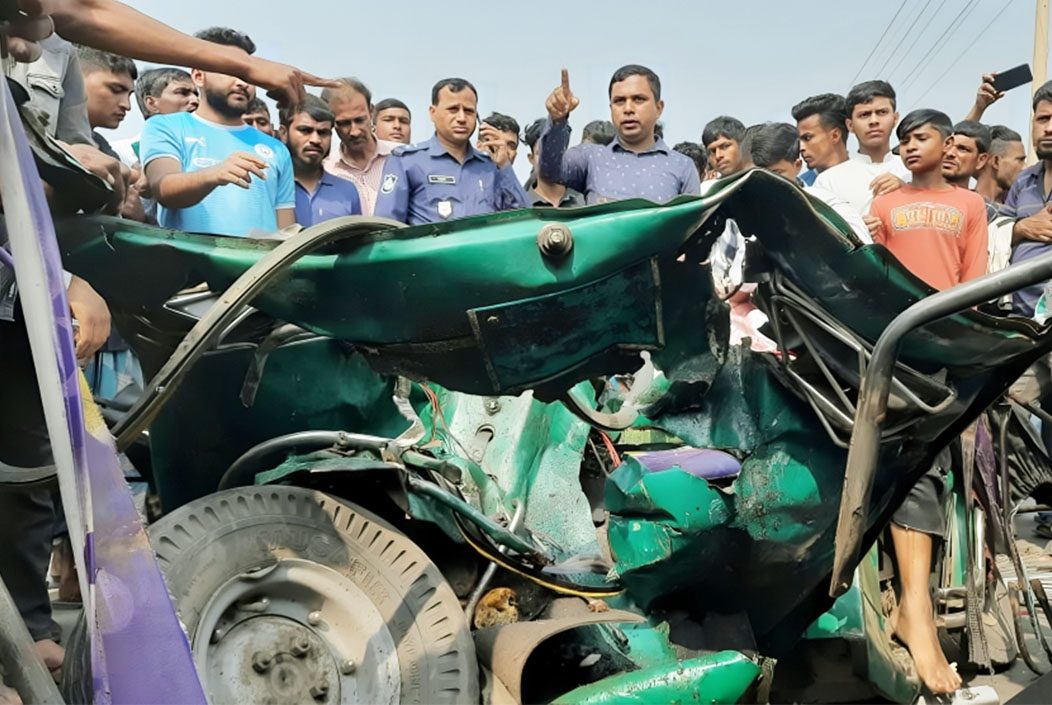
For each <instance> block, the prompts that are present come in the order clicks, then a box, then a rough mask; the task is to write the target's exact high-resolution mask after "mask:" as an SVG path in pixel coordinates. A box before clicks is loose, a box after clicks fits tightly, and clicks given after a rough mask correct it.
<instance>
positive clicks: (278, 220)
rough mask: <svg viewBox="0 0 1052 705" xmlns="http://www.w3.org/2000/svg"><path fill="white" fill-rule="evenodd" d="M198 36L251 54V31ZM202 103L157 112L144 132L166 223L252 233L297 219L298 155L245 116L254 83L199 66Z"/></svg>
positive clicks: (146, 159) (196, 75) (145, 158)
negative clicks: (181, 110) (186, 108)
mask: <svg viewBox="0 0 1052 705" xmlns="http://www.w3.org/2000/svg"><path fill="white" fill-rule="evenodd" d="M196 36H197V37H198V38H199V39H204V40H206V41H210V42H214V43H216V44H223V45H226V46H230V47H235V48H237V49H239V50H241V51H243V52H245V54H248V55H251V54H252V53H254V52H255V49H256V46H255V44H254V43H253V42H252V40H251V39H249V38H248V37H247V36H246V35H244V34H241V33H240V32H237V31H235V30H232V29H227V28H223V27H213V28H211V29H207V30H204V31H203V32H199V33H198V34H197V35H196ZM191 75H192V76H193V79H194V84H195V85H196V86H197V87H198V90H199V91H200V93H201V103H200V105H199V106H198V108H197V110H196V111H194V112H193V113H173V114H171V115H158V116H156V117H153V118H151V119H150V120H147V121H146V126H145V127H144V128H143V133H142V146H141V152H142V163H143V168H144V169H145V170H146V178H147V180H148V181H149V186H150V190H151V192H152V193H153V195H154V197H155V198H156V199H157V202H158V203H159V204H160V208H159V209H158V220H159V221H160V223H161V225H163V226H165V227H169V228H174V229H176V230H184V231H189V232H205V233H217V234H224V235H234V236H248V235H252V234H254V233H257V232H261V233H272V232H274V231H276V230H278V229H280V228H284V227H286V226H288V225H291V224H292V223H294V222H295V217H296V216H295V213H294V208H295V205H296V197H295V187H294V180H293V170H292V160H291V158H290V157H289V152H288V150H287V149H286V148H285V145H283V144H282V143H281V142H280V141H278V140H277V139H275V138H273V137H270V136H269V135H265V134H263V133H262V132H260V131H259V130H257V129H256V128H254V127H249V126H248V125H245V124H244V123H243V122H242V121H241V116H242V114H243V113H244V112H245V110H246V109H247V107H248V104H249V102H250V101H251V100H252V98H253V97H254V95H255V89H254V88H253V87H252V86H250V85H249V84H248V83H246V82H245V81H243V80H241V79H240V78H235V77H233V76H228V75H226V74H220V73H212V72H208V71H202V70H201V69H193V71H192V72H191Z"/></svg>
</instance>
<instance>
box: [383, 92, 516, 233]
mask: <svg viewBox="0 0 1052 705" xmlns="http://www.w3.org/2000/svg"><path fill="white" fill-rule="evenodd" d="M477 104H478V93H477V92H476V91H475V87H474V86H472V85H471V84H470V83H468V82H467V81H465V80H464V79H462V78H445V79H442V80H441V81H439V82H438V83H436V84H435V87H434V88H432V89H431V107H430V109H429V111H428V112H429V113H430V115H431V121H432V122H433V123H434V125H435V135H434V137H432V138H431V139H430V140H428V141H427V142H422V143H420V144H416V145H413V146H410V147H400V148H398V149H396V150H395V151H394V152H392V153H391V156H390V157H389V158H388V159H387V163H386V164H385V165H384V175H383V179H382V181H381V183H380V194H379V196H378V197H377V199H376V210H375V211H374V214H375V215H377V216H379V217H383V218H391V219H393V220H397V221H400V222H403V223H407V224H409V225H419V224H421V223H435V222H441V221H443V220H450V219H452V218H463V217H466V216H469V215H479V214H482V213H493V212H494V211H503V210H512V209H515V208H525V207H526V193H525V192H524V191H523V190H522V186H521V185H520V184H519V182H518V180H517V179H516V178H515V172H513V171H512V169H511V154H510V153H509V151H508V147H507V145H506V144H505V143H504V142H503V140H501V139H500V133H499V132H498V131H497V130H496V129H495V128H493V127H492V126H489V125H484V126H483V127H482V130H480V132H479V135H480V136H481V138H482V141H481V142H480V143H479V146H480V147H481V148H482V150H483V151H480V150H479V149H475V148H474V147H472V146H471V135H472V133H474V132H475V124H476V122H477V121H478V111H477ZM487 128H488V129H487Z"/></svg>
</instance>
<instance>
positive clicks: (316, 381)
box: [150, 338, 406, 511]
mask: <svg viewBox="0 0 1052 705" xmlns="http://www.w3.org/2000/svg"><path fill="white" fill-rule="evenodd" d="M251 359H252V349H250V348H246V347H242V348H236V349H233V350H229V351H221V352H214V353H209V354H207V355H205V356H204V358H202V360H201V361H200V362H199V363H198V364H197V366H196V367H195V368H194V369H193V370H191V371H190V374H189V377H188V379H187V381H186V383H185V384H184V385H182V386H181V387H180V388H179V389H178V390H177V391H176V393H175V396H174V397H173V399H172V400H171V402H170V403H169V404H168V405H167V406H166V407H165V408H164V409H162V410H161V413H160V415H159V416H158V417H157V419H156V421H154V423H153V425H152V427H151V429H150V454H151V458H152V461H153V475H154V478H155V481H156V485H157V490H158V493H159V495H160V498H161V506H162V508H163V509H164V510H165V511H171V510H172V509H175V508H177V507H180V506H182V505H183V504H185V503H187V502H189V501H191V500H193V499H196V498H198V497H203V496H204V495H206V494H209V493H210V492H215V491H216V489H217V486H218V483H219V480H220V478H221V477H222V475H223V472H224V471H225V470H226V468H228V467H229V466H230V465H231V463H233V462H234V461H235V460H236V459H237V458H238V457H239V456H240V455H241V454H242V453H244V452H245V451H247V450H248V449H249V448H251V447H252V446H254V445H256V444H257V443H262V442H263V441H265V440H268V439H271V438H274V437H275V436H280V435H284V434H286V433H294V432H297V431H309V430H317V429H322V430H330V429H348V430H354V431H356V432H358V433H368V434H372V435H378V436H385V437H393V436H396V435H398V434H399V433H401V432H402V431H403V430H405V426H406V422H405V419H403V418H402V417H401V415H400V414H399V413H398V411H397V409H395V407H394V405H393V404H392V403H391V394H392V389H393V383H392V381H391V380H390V379H389V378H386V377H383V376H381V375H378V374H376V373H375V372H373V370H372V369H370V368H369V366H368V365H367V364H366V362H365V360H364V359H363V358H362V356H361V355H359V354H357V353H356V352H354V351H350V350H347V349H346V348H345V347H343V346H341V345H340V344H339V343H338V342H337V341H333V340H330V339H328V338H315V339H313V340H306V341H302V342H299V343H294V344H292V345H287V346H283V347H280V348H278V349H277V350H275V351H274V352H273V353H271V355H270V357H269V358H268V360H267V368H266V372H265V373H264V375H263V377H262V379H261V381H260V386H259V390H258V392H257V393H256V397H255V400H254V403H253V404H252V405H251V406H249V407H246V406H244V405H243V404H242V403H241V399H240V393H241V388H242V385H243V383H244V379H245V374H246V372H247V371H248V368H249V364H250V362H251Z"/></svg>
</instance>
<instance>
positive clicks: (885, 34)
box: [851, 0, 908, 86]
mask: <svg viewBox="0 0 1052 705" xmlns="http://www.w3.org/2000/svg"><path fill="white" fill-rule="evenodd" d="M907 1H908V0H902V4H901V5H899V9H898V10H895V14H894V15H893V16H892V18H891V22H888V24H887V26H886V27H884V31H883V32H881V34H880V38H879V39H877V43H876V44H874V45H873V48H872V49H870V51H869V54H868V55H867V56H866V58H865V60H864V61H863V62H862V65H861V66H859V67H858V71H856V72H855V76H854V78H852V79H851V85H852V86H853V85H855V81H857V80H858V77H859V76H861V75H862V71H863V70H864V69H865V68H866V65H867V64H868V63H869V60H870V59H872V58H873V55H874V54H875V53H876V52H877V49H878V48H879V47H880V45H881V43H882V42H883V41H884V38H885V37H886V36H888V32H889V31H890V30H891V26H892V25H893V24H895V20H897V19H898V18H899V15H900V14H902V10H903V9H904V8H905V7H906V3H907Z"/></svg>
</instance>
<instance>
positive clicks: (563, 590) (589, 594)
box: [457, 522, 625, 599]
mask: <svg viewBox="0 0 1052 705" xmlns="http://www.w3.org/2000/svg"><path fill="white" fill-rule="evenodd" d="M457 529H459V530H460V535H461V536H463V537H464V540H465V541H467V542H468V545H469V546H471V547H472V548H473V549H475V551H476V552H478V553H479V554H480V555H481V556H482V557H483V558H485V559H487V560H489V561H492V562H494V563H496V564H497V565H499V566H500V567H501V568H503V569H504V570H508V571H511V572H512V573H515V574H516V575H521V576H522V577H524V578H526V579H527V580H529V581H531V582H534V583H537V584H538V585H540V586H541V587H546V588H548V589H549V590H551V591H553V592H557V593H559V594H561V595H572V596H574V597H583V598H586V599H591V598H600V597H613V596H614V595H620V594H621V593H622V592H624V591H625V590H624V588H569V587H566V586H564V585H560V584H558V583H552V582H548V581H547V580H545V579H544V578H539V577H537V576H536V575H531V574H530V573H527V572H526V571H524V570H522V569H521V568H518V567H516V566H515V565H514V564H512V563H509V562H508V561H506V560H504V559H503V557H502V556H501V555H500V554H492V553H490V552H489V551H487V550H486V549H485V548H483V547H482V546H480V545H478V544H477V543H475V542H474V541H473V540H472V538H471V537H470V536H468V535H467V532H465V531H464V529H463V528H461V526H460V523H459V522H457Z"/></svg>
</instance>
